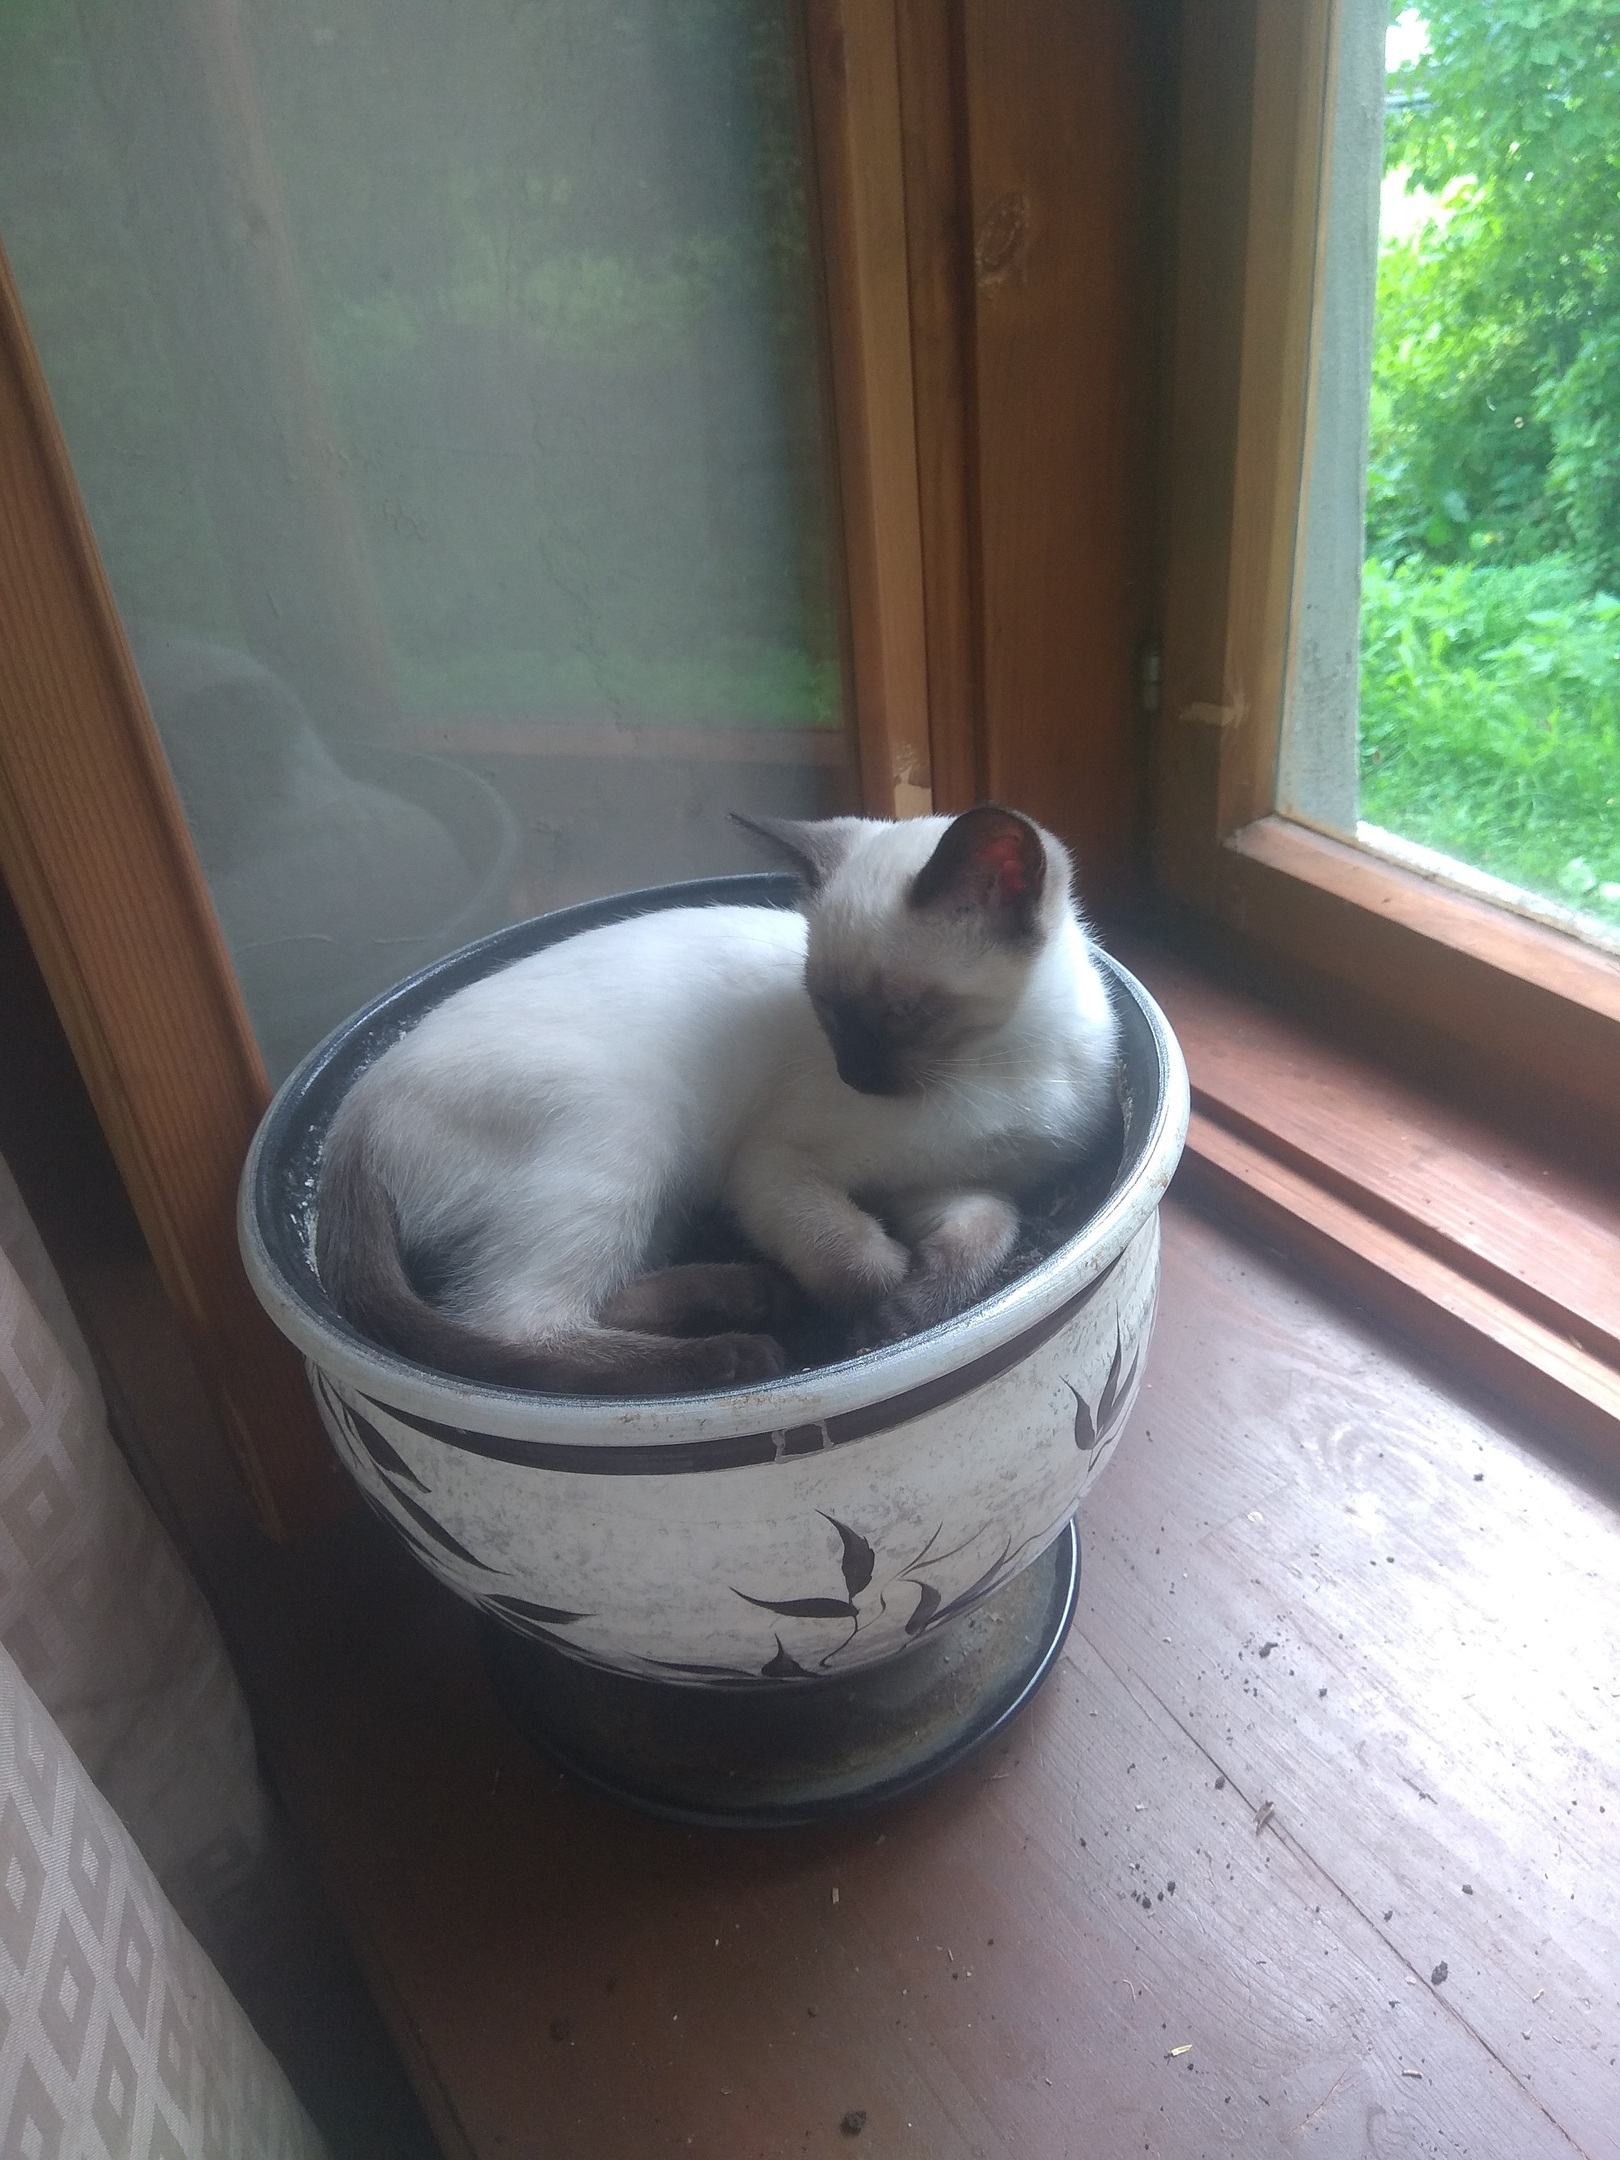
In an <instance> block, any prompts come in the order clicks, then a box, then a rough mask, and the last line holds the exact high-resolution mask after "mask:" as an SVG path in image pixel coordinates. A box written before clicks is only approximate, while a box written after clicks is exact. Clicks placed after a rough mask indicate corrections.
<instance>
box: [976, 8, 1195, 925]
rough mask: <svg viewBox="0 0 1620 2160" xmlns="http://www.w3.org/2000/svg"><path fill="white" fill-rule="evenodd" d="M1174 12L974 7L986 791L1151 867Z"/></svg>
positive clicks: (1122, 883) (1134, 867) (1128, 874)
mask: <svg viewBox="0 0 1620 2160" xmlns="http://www.w3.org/2000/svg"><path fill="white" fill-rule="evenodd" d="M1167 19H1168V18H1167V11H1166V10H1165V9H1163V8H1162V7H1159V6H1143V5H1141V4H1136V5H1128V4H1126V0H1103V4H1099V5H1093V6H1089V7H1085V8H1076V7H1073V6H1071V5H1069V4H1067V0H1016V4H1014V5H1008V4H1007V0H965V5H964V7H963V10H962V21H963V45H964V74H965V86H966V119H967V137H968V160H969V174H970V183H971V185H970V212H971V220H972V225H971V229H972V234H973V273H974V285H975V290H974V301H973V340H974V343H973V358H972V379H973V387H974V398H975V408H974V447H975V450H976V455H977V472H976V480H975V499H976V509H977V517H978V542H979V549H980V562H979V577H980V580H981V584H982V599H981V610H982V614H981V621H982V641H983V669H984V688H983V699H984V724H985V728H986V731H987V744H986V752H987V761H986V771H985V778H986V780H987V783H988V786H989V789H990V792H991V794H992V795H993V796H996V797H998V798H999V799H1001V800H1004V801H1008V802H1014V803H1017V804H1018V805H1020V807H1022V808H1024V809H1026V810H1028V811H1029V812H1030V813H1031V814H1032V815H1033V816H1036V817H1039V818H1041V819H1042V820H1043V821H1044V822H1045V823H1047V824H1048V825H1050V826H1051V827H1052V828H1053V830H1054V831H1056V832H1058V833H1060V834H1061V835H1062V836H1063V838H1064V839H1065V840H1067V841H1068V842H1069V843H1070V844H1071V845H1072V846H1073V847H1074V849H1075V851H1076V856H1077V860H1078V864H1079V876H1080V887H1081V890H1082V892H1083V893H1085V894H1086V895H1087V897H1088V898H1089V900H1090V901H1091V903H1092V904H1093V905H1094V906H1101V905H1104V904H1107V903H1108V902H1110V901H1117V900H1118V899H1120V898H1121V897H1122V896H1123V895H1125V894H1126V893H1128V892H1129V891H1131V890H1132V889H1133V888H1134V885H1135V882H1136V879H1137V875H1138V871H1139V867H1140V864H1139V857H1140V853H1141V837H1142V814H1143V783H1144V777H1145V776H1144V763H1143V749H1144V744H1143V739H1142V738H1143V729H1142V724H1141V717H1140V706H1139V689H1138V659H1139V654H1140V651H1141V648H1142V644H1143V641H1144V639H1145V638H1146V636H1147V634H1148V633H1149V631H1150V630H1152V629H1153V628H1154V627H1155V622H1156V613H1157V594H1156V580H1155V575H1154V571H1155V565H1154V560H1153V551H1154V544H1155V539H1156V511H1155V504H1154V499H1153V485H1152V481H1153V474H1154V469H1155V459H1154V444H1155V434H1154V430H1155V424H1156V412H1155V405H1154V399H1155V394H1156V390H1157V383H1156V361H1155V353H1156V336H1157V322H1156V315H1157V307H1158V300H1159V289H1158V263H1159V245H1160V236H1159V232H1158V227H1157V222H1156V221H1157V186H1158V175H1159V174H1160V173H1161V172H1162V170H1163V167H1164V158H1163V145H1162V143H1161V141H1160V129H1161V125H1162V122H1161V115H1160V105H1159V102H1158V101H1159V98H1160V96H1161V93H1162V89H1163V84H1162V79H1161V69H1162V68H1163V66H1164V65H1165V64H1166V63H1165V54H1164V51H1163V49H1162V48H1163V46H1164V45H1167V43H1168V29H1167Z"/></svg>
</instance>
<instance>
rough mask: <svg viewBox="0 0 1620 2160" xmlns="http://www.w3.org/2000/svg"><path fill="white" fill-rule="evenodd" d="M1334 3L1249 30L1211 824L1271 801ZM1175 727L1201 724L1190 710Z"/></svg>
mask: <svg viewBox="0 0 1620 2160" xmlns="http://www.w3.org/2000/svg"><path fill="white" fill-rule="evenodd" d="M1335 20H1336V14H1335V8H1334V5H1333V0H1260V4H1259V9H1258V14H1257V19H1256V27H1255V46H1254V52H1255V68H1254V117H1253V124H1252V129H1251V134H1250V144H1251V160H1250V167H1249V203H1248V219H1247V225H1246V232H1247V248H1246V257H1245V266H1244V268H1245V275H1244V287H1243V357H1242V363H1241V367H1240V372H1239V377H1238V410H1237V441H1236V449H1235V461H1234V462H1235V471H1234V481H1233V494H1232V531H1231V541H1230V545H1231V573H1230V575H1231V584H1230V587H1229V590H1228V608H1229V616H1228V622H1227V646H1226V654H1225V668H1224V674H1223V678H1222V684H1221V697H1220V703H1221V706H1222V709H1223V712H1226V713H1229V714H1230V715H1231V724H1230V725H1229V726H1223V727H1222V728H1221V729H1220V731H1219V781H1218V785H1217V791H1216V796H1215V801H1214V804H1213V810H1214V830H1215V832H1216V833H1217V834H1221V835H1225V834H1226V833H1229V832H1231V831H1232V830H1233V829H1234V828H1235V827H1237V826H1239V825H1246V824H1247V823H1248V822H1249V821H1250V820H1251V819H1252V818H1256V817H1260V816H1261V815H1263V814H1264V813H1265V812H1266V811H1268V810H1270V809H1271V807H1272V804H1273V801H1274V799H1275V785H1276V765H1277V743H1278V738H1279V735H1280V732H1281V728H1282V714H1283V688H1284V682H1285V679H1286V674H1287V666H1288V658H1289V652H1290V647H1291V645H1292V642H1293V636H1294V625H1293V612H1294V592H1295V585H1296V576H1295V573H1296V568H1297V564H1298V561H1299V557H1300V551H1301V546H1302V541H1303V511H1304V490H1305V476H1306V474H1307V473H1308V471H1309V470H1310V443H1309V415H1310V411H1311V406H1312V398H1311V390H1312V383H1311V376H1312V356H1313V352H1314V347H1315V339H1316V328H1317V321H1318V316H1319V314H1320V291H1319V280H1320V275H1321V262H1322V256H1323V252H1324V250H1323V247H1322V238H1323V225H1324V217H1325V210H1326V186H1325V174H1326V170H1327V151H1328V136H1329V115H1330V113H1331V102H1330V100H1331V90H1332V80H1333V48H1334V37H1333V26H1334V23H1335ZM1181 724H1182V725H1183V727H1186V726H1187V725H1192V726H1195V727H1196V726H1197V725H1198V724H1199V723H1198V722H1197V721H1191V722H1189V721H1188V720H1187V719H1186V717H1185V716H1182V720H1181Z"/></svg>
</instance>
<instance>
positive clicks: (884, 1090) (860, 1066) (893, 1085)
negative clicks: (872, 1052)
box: [838, 1057, 916, 1095]
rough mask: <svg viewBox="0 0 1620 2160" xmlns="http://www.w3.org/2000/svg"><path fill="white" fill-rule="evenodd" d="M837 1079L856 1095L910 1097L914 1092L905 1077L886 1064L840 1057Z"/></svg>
mask: <svg viewBox="0 0 1620 2160" xmlns="http://www.w3.org/2000/svg"><path fill="white" fill-rule="evenodd" d="M838 1077H839V1079H840V1080H842V1081H843V1083H844V1085H845V1087H852V1088H853V1089H854V1090H855V1092H856V1094H857V1095H911V1094H914V1093H915V1092H916V1091H915V1089H914V1088H913V1087H912V1085H911V1083H910V1081H909V1080H908V1079H907V1077H906V1075H905V1074H904V1073H903V1072H897V1071H896V1070H895V1069H894V1067H893V1066H892V1065H889V1064H887V1063H868V1062H867V1061H865V1060H863V1059H860V1058H846V1057H840V1058H839V1059H838Z"/></svg>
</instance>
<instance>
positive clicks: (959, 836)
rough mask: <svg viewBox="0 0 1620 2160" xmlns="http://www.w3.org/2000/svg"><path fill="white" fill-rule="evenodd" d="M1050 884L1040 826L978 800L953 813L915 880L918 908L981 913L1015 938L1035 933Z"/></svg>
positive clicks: (996, 931) (1018, 940)
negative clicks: (972, 806)
mask: <svg viewBox="0 0 1620 2160" xmlns="http://www.w3.org/2000/svg"><path fill="white" fill-rule="evenodd" d="M1045 889H1046V844H1045V842H1044V841H1043V839H1042V838H1041V832H1040V828H1039V826H1037V825H1033V824H1031V822H1030V820H1029V819H1028V818H1027V817H1021V816H1020V815H1019V814H1018V812H1017V811H1016V810H1003V809H1002V808H1001V807H1000V806H999V805H998V804H996V803H980V805H979V807H978V808H977V809H976V810H964V811H963V813H962V815H961V816H960V817H959V818H954V819H952V821H951V823H950V825H949V826H947V828H946V830H945V833H944V836H943V838H942V839H941V840H940V843H939V845H938V847H936V848H935V850H934V852H933V854H932V855H930V856H929V858H928V860H927V862H926V863H924V865H923V867H922V868H921V869H920V870H919V871H918V873H917V875H916V877H915V878H914V879H913V880H912V885H911V892H910V894H909V895H908V898H909V900H910V904H911V905H912V906H913V907H914V908H929V909H935V910H940V911H943V912H946V913H949V914H956V915H977V916H980V917H982V918H983V919H984V920H985V921H987V922H988V924H989V927H990V929H991V930H992V931H993V932H994V934H995V935H996V936H998V937H1002V938H1005V939H1007V940H1008V941H1009V942H1011V943H1022V942H1024V941H1026V940H1027V939H1029V938H1031V937H1032V936H1033V935H1034V933H1035V927H1036V924H1037V922H1038V921H1039V919H1040V909H1041V895H1042V893H1043V892H1044V891H1045Z"/></svg>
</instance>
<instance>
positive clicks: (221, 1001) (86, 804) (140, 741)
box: [0, 257, 345, 1535]
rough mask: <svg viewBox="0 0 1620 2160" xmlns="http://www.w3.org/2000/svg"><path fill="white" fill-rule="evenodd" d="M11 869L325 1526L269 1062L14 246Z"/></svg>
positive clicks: (292, 1492) (240, 1369)
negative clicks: (241, 1217) (280, 1299)
mask: <svg viewBox="0 0 1620 2160" xmlns="http://www.w3.org/2000/svg"><path fill="white" fill-rule="evenodd" d="M0 871H3V873H4V877H5V880H6V883H7V885H8V887H9V888H10V891H11V894H12V897H13V899H14V900H15V903H16V907H17V911H18V914H19V915H20V917H21V918H22V921H23V924H24V927H25V929H26V931H27V934H28V939H29V942H30V944H31V945H32V947H33V950H34V953H35V954H36V956H37V958H38V961H39V965H40V968H41V970H42V972H43V974H44V976H45V979H46V982H47V984H48V985H49V988H50V992H51V997H52V1000H53V1002H54V1003H55V1006H56V1009H57V1011H58V1012H59V1013H60V1015H61V1017H62V1022H63V1025H64V1027H65V1028H66V1030H67V1034H68V1038H69V1041H70V1042H71V1044H72V1046H73V1052H74V1056H75V1058H76V1059H77V1061H78V1064H79V1068H80V1070H81V1071H82V1073H83V1074H84V1078H85V1083H86V1085H87V1087H88V1088H89V1091H90V1095H91V1099H92V1101H93V1102H94V1103H95V1106H96V1114H97V1116H98V1118H99V1119H100V1121H101V1125H102V1129H103V1131H104V1132H105V1133H106V1135H107V1138H108V1141H109V1143H110V1145H111V1147H112V1151H113V1154H114V1157H115V1158H116V1160H117V1163H118V1167H119V1172H120V1174H121V1176H122V1177H123V1180H124V1184H125V1186H126V1188H127V1190H128V1192H129V1196H130V1199H131V1201H132V1203H133V1205H134V1208H135V1212H136V1215H137V1217H138V1218H139V1220H140V1224H141V1228H142V1231H143V1232H144V1234H145V1237H146V1240H147V1243H148V1244H149V1246H150V1248H151V1251H152V1255H153V1258H154V1260H155V1261H156V1263H157V1267H158V1271H159V1273H160V1274H161V1276H162V1278H163V1283H164V1287H165V1289H166V1290H167V1291H168V1293H169V1295H170V1297H171V1298H172V1299H173V1300H174V1302H175V1305H176V1307H177V1308H178V1310H179V1312H180V1314H181V1317H182V1319H183V1321H184V1323H185V1325H186V1328H187V1332H188V1334H189V1336H190V1339H191V1341H192V1344H193V1347H194V1349H195V1350H196V1352H197V1355H198V1358H199V1362H200V1363H201V1365H202V1367H203V1371H204V1374H205V1377H206V1379H207V1381H208V1385H209V1389H210V1393H211V1395H212V1397H213V1400H214V1403H215V1407H216V1409H217V1410H218V1411H219V1413H220V1417H221V1422H222V1424H223V1426H224V1429H225V1431H226V1433H227V1435H228V1436H229V1438H230V1441H231V1445H232V1447H233V1449H234V1450H235V1452H236V1455H237V1458H238V1461H239V1463H240V1465H241V1467H242V1470H243V1474H244V1475H245V1477H246V1478H247V1480H248V1483H249V1486H250V1488H251V1490H252V1492H253V1496H254V1501H255V1504H256V1506H257V1507H258V1509H259V1511H260V1513H261V1516H262V1518H263V1520H264V1521H265V1523H266V1524H267V1525H268V1526H270V1527H271V1528H272V1529H273V1530H274V1531H275V1532H276V1533H277V1534H278V1535H289V1534H296V1533H298V1532H300V1531H304V1530H308V1529H311V1528H313V1527H315V1526H316V1525H317V1524H318V1523H320V1522H322V1521H324V1520H325V1519H326V1518H327V1517H328V1516H329V1515H330V1514H331V1513H332V1511H333V1510H334V1509H335V1508H336V1507H338V1506H340V1505H343V1504H345V1503H344V1492H343V1487H342V1484H341V1482H340V1481H339V1477H338V1473H337V1470H336V1466H335V1463H334V1461H333V1458H332V1455H331V1452H330V1450H329V1449H328V1447H327V1444H326V1440H325V1437H324V1435H323V1434H322V1432H321V1429H320V1426H319V1424H318V1422H317V1420H316V1418H315V1416H314V1412H313V1409H312V1407H311V1405H310V1402H309V1397H308V1391H307V1389H306V1388H305V1386H304V1382H303V1374H302V1368H301V1366H300V1363H299V1360H298V1359H297V1357H296V1356H295V1355H294V1354H293V1352H292V1350H291V1349H290V1348H289V1346H288V1345H287V1344H286V1343H285V1342H283V1341H282V1339H281V1338H280V1337H279V1336H278V1335H277V1334H276V1332H275V1330H274V1329H273V1328H272V1327H271V1325H270V1323H269V1321H268V1320H267V1319H266V1318H265V1316H264V1314H263V1312H262V1311H261V1310H260V1308H259V1305H258V1303H257V1300H256V1299H255V1298H254V1296H253V1294H252V1292H251V1291H250V1290H249V1288H248V1285H247V1278H246V1277H245V1275H244V1274H243V1272H242V1268H241V1264H240V1262H239V1261H238V1259H237V1254H236V1229H235V1221H236V1181H237V1175H238V1172H239V1171H240V1168H241V1164H242V1158H243V1156H244V1154H245V1153H246V1151H247V1145H248V1142H249V1140H250V1138H251V1137H252V1133H253V1129H254V1127H255V1125H256V1124H257V1122H258V1119H259V1115H260V1112H261V1111H262V1109H263V1107H264V1104H265V1102H266V1100H267V1097H268V1089H267V1087H266V1083H265V1077H264V1067H263V1063H262V1061H261V1059H260V1057H259V1053H258V1048H257V1046H256V1044H255V1042H254V1039H253V1035H252V1031H251V1029H250V1027H249V1025H248V1020H247V1015H246V1013H245V1011H244V1010H243V1007H242V1001H241V994H240V992H239V990H238V988H237V984H236V978H235V976H234V974H233V973H232V971H231V967H230V962H229V960H228V958H227V956H226V952H225V947H224V944H223V941H222V939H221V937H220V933H219V926H218V923H217V922H216V920H215V917H214V912H213V908H212V905H211V903H210V901H209V898H208V894H207V891H206V889H205V887H204V884H203V878H202V872H201V870H200V868H199V866H198V863H197V859H196V856H195V854H194V852H193V850H192V846H191V841H190V839H189V837H188V835H187V832H186V828H185V821H184V818H183V816H182V814H181V810H180V805H179V802H178V800H177V799H176V796H175V793H174V787H173V783H172V781H171V780H170V778H169V772H168V767H167V766H166V764H165V763H164V759H163V753H162V751H161V750H160V748H159V747H158V740H157V735H156V733H155V731H154V729H153V726H152V721H151V715H150V713H149V712H148V710H147V707H146V700H145V697H144V694H143V693H142V690H141V687H140V683H139V681H138V679H137V677H136V674H135V668H134V664H133V662H132V660H131V659H130V655H129V649H128V646H127V644H126V643H125V640H124V635H123V630H122V627H121V625H120V623H119V620H118V614H117V610H116V609H115V607H114V605H113V600H112V595H111V593H110V591H109V590H108V587H107V582H106V577H105V574H104V572H103V570H102V567H101V563H100V559H99V557H98V556H97V553H96V549H95V543H94V541H93V539H92V537H91V533H90V527H89V522H88V520H87V518H86V516H85V511H84V505H83V503H82V501H81V500H80V497H79V492H78V488H77V485H76V484H75V481H74V478H73V474H72V470H71V468H70V466H69V464H68V459H67V453H66V450H65V448H64V446H63V443H62V439H61V434H60V431H59V429H58V427H57V424H56V419H55V415H54V413H53V412H52V409H51V404H50V398H49V394H48V392H47V390H46V387H45V382H44V378H43V375H42V374H41V371H40V367H39V361H38V356H37V354H36V353H35V351H34V349H33V345H32V342H31V340H30V339H29V336H28V332H27V328H26V325H25V323H24V321H23V316H22V310H21V306H20V303H19V301H18V297H17V291H16V286H15V284H14V282H13V281H12V278H11V274H10V269H9V266H8V265H6V263H5V262H4V258H3V257H0Z"/></svg>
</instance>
